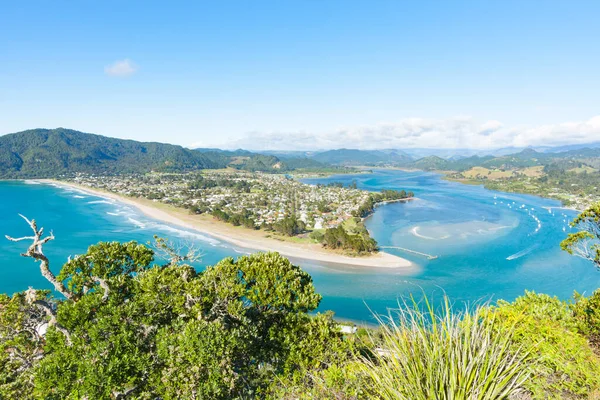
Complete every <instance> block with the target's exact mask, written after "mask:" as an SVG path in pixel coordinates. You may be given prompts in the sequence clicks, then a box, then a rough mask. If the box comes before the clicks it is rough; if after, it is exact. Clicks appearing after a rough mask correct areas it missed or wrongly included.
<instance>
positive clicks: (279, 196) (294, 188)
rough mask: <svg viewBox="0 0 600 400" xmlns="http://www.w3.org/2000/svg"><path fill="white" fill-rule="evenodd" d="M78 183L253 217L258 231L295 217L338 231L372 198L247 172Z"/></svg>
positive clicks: (344, 189) (108, 178) (314, 226)
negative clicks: (342, 224)
mask: <svg viewBox="0 0 600 400" xmlns="http://www.w3.org/2000/svg"><path fill="white" fill-rule="evenodd" d="M72 181H73V182H74V183H77V184H80V185H83V186H88V187H90V188H95V189H103V190H107V191H109V192H113V193H116V194H120V195H123V196H128V197H142V198H146V199H150V200H153V201H155V202H161V203H165V204H171V205H174V206H176V207H182V208H187V209H190V210H191V211H192V212H194V213H197V214H201V213H212V212H214V211H216V210H222V211H225V212H227V213H228V214H231V215H246V216H251V219H252V220H253V221H254V224H255V225H256V227H262V226H266V225H272V224H274V223H276V222H278V221H281V220H283V219H285V218H286V217H290V216H295V217H297V218H298V220H300V221H302V222H304V223H305V224H306V227H307V228H311V229H322V228H334V227H336V226H338V225H339V224H341V223H343V222H344V221H345V220H347V219H349V218H352V217H353V216H355V215H356V213H357V211H358V209H359V208H360V206H361V205H362V204H364V203H365V202H366V201H367V200H368V198H369V192H367V191H364V190H359V189H354V188H348V187H340V186H339V185H331V186H322V185H320V186H316V185H307V184H304V183H301V182H298V181H296V180H293V179H291V178H290V177H287V176H285V175H279V174H265V173H246V172H238V171H235V172H214V171H210V172H204V173H202V174H196V173H193V174H146V175H131V176H93V175H89V176H88V175H79V176H77V177H75V178H73V179H72Z"/></svg>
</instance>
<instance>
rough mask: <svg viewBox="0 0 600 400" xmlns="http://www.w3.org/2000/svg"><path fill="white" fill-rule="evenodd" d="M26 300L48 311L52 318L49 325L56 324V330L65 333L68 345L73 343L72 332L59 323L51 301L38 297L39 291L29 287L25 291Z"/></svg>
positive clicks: (47, 314)
mask: <svg viewBox="0 0 600 400" xmlns="http://www.w3.org/2000/svg"><path fill="white" fill-rule="evenodd" d="M25 300H26V301H27V302H28V303H29V304H31V305H35V306H37V307H38V308H40V309H41V310H42V311H44V312H45V313H46V316H48V318H50V320H49V321H48V326H54V327H55V328H56V330H58V331H59V332H61V333H62V334H63V335H65V338H66V340H67V345H69V346H70V345H71V343H72V342H71V334H70V333H69V331H68V330H67V329H66V328H65V327H63V326H62V325H61V324H59V323H58V321H57V320H56V312H55V311H54V308H53V307H52V305H50V303H48V302H47V301H46V300H41V299H38V298H37V292H36V290H35V289H33V288H29V289H27V291H26V292H25Z"/></svg>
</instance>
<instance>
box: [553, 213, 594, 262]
mask: <svg viewBox="0 0 600 400" xmlns="http://www.w3.org/2000/svg"><path fill="white" fill-rule="evenodd" d="M571 226H572V227H574V228H578V229H579V231H578V232H575V233H570V234H569V235H568V236H567V238H566V239H565V240H563V241H562V242H561V243H560V247H561V248H562V249H563V250H565V251H567V252H568V253H569V254H573V255H576V256H578V257H582V258H584V259H586V260H589V261H592V262H593V263H594V265H595V266H596V268H600V203H596V204H594V205H592V206H591V207H589V208H588V209H586V210H585V211H583V212H582V213H581V214H579V215H578V216H577V217H576V218H575V219H574V220H573V221H572V222H571Z"/></svg>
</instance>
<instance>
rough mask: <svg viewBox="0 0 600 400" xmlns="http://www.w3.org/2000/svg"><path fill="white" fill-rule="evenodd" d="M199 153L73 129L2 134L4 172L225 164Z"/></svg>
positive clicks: (0, 169)
mask: <svg viewBox="0 0 600 400" xmlns="http://www.w3.org/2000/svg"><path fill="white" fill-rule="evenodd" d="M223 166H224V164H221V163H219V162H218V160H211V159H210V158H208V157H206V156H204V155H203V154H201V153H199V152H195V151H192V150H188V149H185V148H183V147H181V146H174V145H169V144H162V143H142V142H136V141H133V140H122V139H114V138H108V137H105V136H99V135H93V134H89V133H82V132H78V131H73V130H69V129H62V128H58V129H51V130H50V129H34V130H29V131H24V132H19V133H14V134H10V135H4V136H1V137H0V177H2V178H33V177H35V178H48V177H50V178H52V177H57V176H59V175H65V174H66V175H72V174H74V173H77V172H84V173H91V174H125V173H146V172H148V171H151V170H156V171H187V170H196V169H204V168H221V167H223Z"/></svg>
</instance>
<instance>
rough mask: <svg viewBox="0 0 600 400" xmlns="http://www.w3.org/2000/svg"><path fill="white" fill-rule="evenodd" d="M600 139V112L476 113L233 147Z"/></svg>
mask: <svg viewBox="0 0 600 400" xmlns="http://www.w3.org/2000/svg"><path fill="white" fill-rule="evenodd" d="M598 140H600V116H595V117H593V118H591V119H589V120H587V121H579V122H567V123H563V124H554V125H540V126H533V127H519V126H515V127H505V126H504V125H503V124H502V123H501V122H500V121H495V120H491V121H485V122H480V121H476V120H474V119H473V118H471V117H454V118H448V119H424V118H407V119H403V120H400V121H398V122H396V123H389V124H379V125H374V126H363V127H354V128H345V129H339V130H337V131H335V132H326V133H320V134H317V133H309V132H259V131H254V132H249V133H248V134H246V135H245V136H244V137H242V138H241V139H238V140H235V141H231V142H229V143H227V144H224V143H218V144H217V143H215V145H216V146H223V145H226V147H227V148H245V149H253V150H266V149H270V150H320V149H337V148H342V147H345V148H355V149H390V148H396V149H401V148H412V147H424V148H449V149H450V148H470V149H493V148H501V147H511V146H514V147H526V146H549V145H564V144H579V143H588V142H592V141H598Z"/></svg>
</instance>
